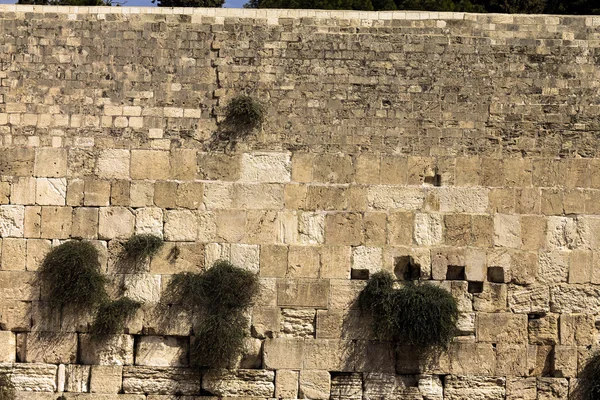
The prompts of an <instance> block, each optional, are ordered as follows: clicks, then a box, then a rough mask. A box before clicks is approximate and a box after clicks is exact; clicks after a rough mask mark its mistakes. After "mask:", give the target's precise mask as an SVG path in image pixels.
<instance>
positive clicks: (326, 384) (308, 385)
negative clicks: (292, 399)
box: [299, 370, 331, 400]
mask: <svg viewBox="0 0 600 400" xmlns="http://www.w3.org/2000/svg"><path fill="white" fill-rule="evenodd" d="M299 383H300V390H299V398H301V399H321V400H328V399H329V395H330V393H329V392H330V387H331V376H330V375H329V372H327V371H311V370H302V371H300V380H299Z"/></svg>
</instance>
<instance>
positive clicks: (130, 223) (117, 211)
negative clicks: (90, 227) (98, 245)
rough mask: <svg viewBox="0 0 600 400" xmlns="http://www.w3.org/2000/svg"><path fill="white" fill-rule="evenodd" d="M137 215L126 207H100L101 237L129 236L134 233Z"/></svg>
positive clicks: (99, 226)
mask: <svg viewBox="0 0 600 400" xmlns="http://www.w3.org/2000/svg"><path fill="white" fill-rule="evenodd" d="M134 224H135V216H134V215H133V213H132V212H131V211H130V210H129V209H127V208H125V207H106V208H101V209H100V215H99V224H98V235H99V237H100V238H101V239H120V238H127V237H129V236H131V235H132V234H133V231H134Z"/></svg>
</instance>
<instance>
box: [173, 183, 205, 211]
mask: <svg viewBox="0 0 600 400" xmlns="http://www.w3.org/2000/svg"><path fill="white" fill-rule="evenodd" d="M203 199H204V184H203V183H202V182H182V183H180V184H179V185H177V197H176V199H175V204H176V205H177V206H178V207H183V208H189V209H192V210H196V209H198V208H201V206H202V201H203Z"/></svg>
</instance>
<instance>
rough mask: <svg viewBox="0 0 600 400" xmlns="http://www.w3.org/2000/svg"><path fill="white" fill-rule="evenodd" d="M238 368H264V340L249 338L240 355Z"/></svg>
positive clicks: (246, 339) (245, 340) (245, 341)
mask: <svg viewBox="0 0 600 400" xmlns="http://www.w3.org/2000/svg"><path fill="white" fill-rule="evenodd" d="M238 368H242V369H246V368H248V369H258V368H262V340H260V339H255V338H251V337H247V338H245V339H244V345H243V347H242V350H241V351H240V354H239V363H238Z"/></svg>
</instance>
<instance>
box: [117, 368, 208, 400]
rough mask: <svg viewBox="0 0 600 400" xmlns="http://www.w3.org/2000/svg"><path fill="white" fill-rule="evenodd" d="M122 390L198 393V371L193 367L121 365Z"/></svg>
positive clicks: (183, 393) (133, 391)
mask: <svg viewBox="0 0 600 400" xmlns="http://www.w3.org/2000/svg"><path fill="white" fill-rule="evenodd" d="M123 392H124V393H142V394H180V395H194V394H199V393H200V373H199V371H198V370H197V369H193V368H174V367H137V366H135V367H134V366H126V367H123Z"/></svg>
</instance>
